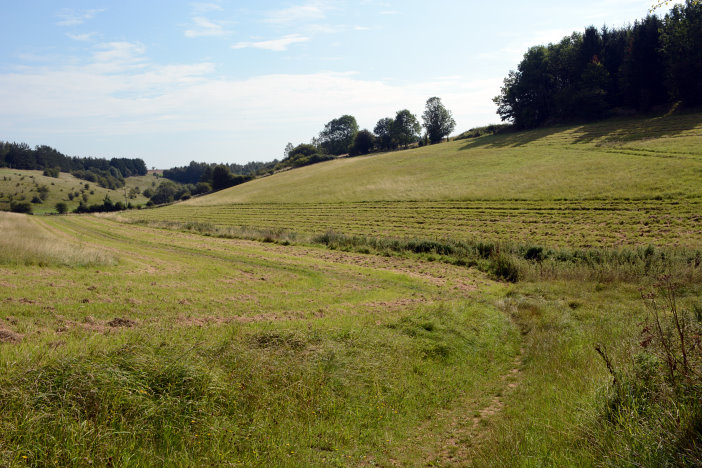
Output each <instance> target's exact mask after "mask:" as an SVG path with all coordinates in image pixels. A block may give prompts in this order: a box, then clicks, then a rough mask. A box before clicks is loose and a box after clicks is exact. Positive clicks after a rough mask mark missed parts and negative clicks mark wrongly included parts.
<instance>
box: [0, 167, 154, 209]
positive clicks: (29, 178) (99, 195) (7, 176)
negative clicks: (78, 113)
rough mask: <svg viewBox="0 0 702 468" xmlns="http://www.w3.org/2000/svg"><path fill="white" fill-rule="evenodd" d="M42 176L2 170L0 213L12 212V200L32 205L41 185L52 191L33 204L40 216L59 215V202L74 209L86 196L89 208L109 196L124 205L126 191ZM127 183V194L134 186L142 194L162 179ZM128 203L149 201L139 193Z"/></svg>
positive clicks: (145, 178)
mask: <svg viewBox="0 0 702 468" xmlns="http://www.w3.org/2000/svg"><path fill="white" fill-rule="evenodd" d="M42 173H43V171H25V170H18V169H7V168H0V210H6V211H9V209H10V199H11V198H12V199H13V200H16V201H26V202H31V201H32V199H33V198H34V197H38V196H39V191H38V189H39V187H41V186H46V187H47V188H48V189H49V191H48V194H47V197H46V199H45V200H44V201H43V202H42V203H32V210H33V212H34V213H38V214H42V213H56V203H58V202H64V203H66V205H67V206H68V209H69V210H73V209H75V208H76V207H77V206H78V204H79V203H80V202H81V201H83V200H84V199H83V195H85V199H86V200H87V201H85V203H86V204H87V205H93V204H102V202H103V200H104V199H105V195H109V196H110V199H111V200H112V201H113V202H115V203H116V202H118V201H121V202H123V203H124V200H125V190H124V188H121V189H117V190H110V189H106V188H102V187H100V186H98V185H97V184H95V183H92V182H87V181H85V180H81V179H78V178H76V177H74V176H72V175H71V174H67V173H65V172H62V173H60V175H59V177H58V178H55V177H47V176H44V175H42ZM125 181H126V185H125V188H126V189H127V193H128V192H129V190H130V189H132V188H134V187H138V188H139V191H140V192H143V191H144V190H146V189H147V188H149V187H154V186H155V185H158V183H159V179H158V178H156V177H154V176H153V175H147V176H137V177H128V178H127V179H125ZM86 184H87V188H86ZM69 193H71V194H73V195H74V196H73V199H71V198H69ZM127 201H128V202H130V203H132V204H133V205H137V204H139V205H143V204H144V203H146V202H147V198H145V197H144V196H143V195H141V193H140V194H139V195H137V196H136V198H133V199H129V198H127Z"/></svg>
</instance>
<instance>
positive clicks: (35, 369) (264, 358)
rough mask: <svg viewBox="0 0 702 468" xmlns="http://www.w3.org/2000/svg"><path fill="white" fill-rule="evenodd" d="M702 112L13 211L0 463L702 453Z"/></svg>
mask: <svg viewBox="0 0 702 468" xmlns="http://www.w3.org/2000/svg"><path fill="white" fill-rule="evenodd" d="M700 120H701V117H700V115H699V114H691V115H681V116H673V117H667V118H649V119H629V120H616V121H609V122H604V123H598V124H591V125H587V126H575V127H573V126H572V127H556V128H551V129H542V130H536V131H532V132H525V133H514V134H505V135H498V136H492V137H482V138H478V139H474V140H463V141H455V142H451V143H444V144H441V145H435V146H432V147H429V148H419V149H416V150H410V151H403V152H396V153H389V154H384V155H375V156H369V157H365V158H353V159H344V160H337V161H331V162H328V163H321V164H318V165H314V166H310V167H307V168H302V169H297V170H293V171H288V172H285V173H280V174H277V175H274V176H271V177H267V178H264V179H259V180H255V181H253V182H250V183H246V184H243V185H240V186H237V187H234V188H232V189H228V190H225V191H222V192H218V193H215V194H212V195H208V196H204V197H199V198H195V199H192V200H190V201H188V202H186V203H178V204H174V205H170V206H167V207H162V208H156V209H148V210H139V211H136V210H134V211H128V212H122V213H118V214H109V215H107V214H106V215H99V216H98V215H68V216H24V215H17V214H12V213H0V228H1V230H2V232H3V234H4V235H3V238H2V239H1V240H0V466H3V467H4V466H13V467H14V466H27V465H29V466H88V465H92V466H208V465H214V466H301V467H302V466H305V467H306V466H363V467H365V466H387V467H391V466H495V467H498V466H499V467H502V466H699V465H700V464H702V431H701V430H700V427H702V404H700V401H702V400H701V399H700V395H702V378H701V377H700V375H702V342H700V336H702V209H701V208H702V193H701V192H700V190H701V188H700V187H702V184H701V182H702V170H701V169H702V153H701V152H700V147H701V145H700V143H701V142H702V122H700ZM439 159H440V161H441V163H438V162H437V160H439ZM389 174H392V176H389ZM383 178H385V179H387V183H386V184H384V185H383V184H382V183H381V182H380V181H382V180H383ZM0 179H2V177H1V174H0Z"/></svg>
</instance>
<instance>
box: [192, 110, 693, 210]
mask: <svg viewBox="0 0 702 468" xmlns="http://www.w3.org/2000/svg"><path fill="white" fill-rule="evenodd" d="M700 182H702V114H699V113H698V114H687V115H676V116H670V117H653V118H636V119H615V120H609V121H604V122H598V123H594V124H589V125H575V126H557V127H551V128H544V129H538V130H532V131H526V132H521V133H511V134H504V135H495V136H485V137H480V138H476V139H470V140H460V141H452V142H450V143H443V144H439V145H434V146H429V147H423V148H417V149H412V150H407V151H397V152H392V153H385V154H378V155H371V156H365V157H357V158H347V159H340V160H335V161H329V162H324V163H319V164H315V165H313V166H309V167H304V168H300V169H295V170H291V171H287V172H283V173H279V174H276V175H274V176H271V177H266V178H262V179H257V180H254V181H252V182H248V183H246V184H242V185H239V186H236V187H233V188H231V189H227V190H223V191H221V192H218V193H215V194H212V195H209V196H205V197H201V198H195V199H192V200H189V201H187V202H186V203H185V205H196V206H206V205H223V204H231V203H268V202H275V203H279V202H291V201H292V202H297V203H300V202H336V201H343V202H349V201H371V200H484V199H489V200H499V199H514V198H518V199H533V200H535V199H542V200H544V199H546V200H552V199H561V198H568V199H581V198H602V197H604V198H634V199H636V198H655V197H664V198H680V197H683V198H684V197H698V196H701V195H702V183H700Z"/></svg>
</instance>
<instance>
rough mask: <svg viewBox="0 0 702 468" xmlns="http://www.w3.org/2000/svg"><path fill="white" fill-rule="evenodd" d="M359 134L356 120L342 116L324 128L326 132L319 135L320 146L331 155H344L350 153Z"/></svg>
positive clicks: (350, 116) (348, 116)
mask: <svg viewBox="0 0 702 468" xmlns="http://www.w3.org/2000/svg"><path fill="white" fill-rule="evenodd" d="M357 133H358V124H357V123H356V118H355V117H353V116H352V115H342V116H341V117H339V118H338V119H334V120H331V121H330V122H329V123H327V124H326V125H325V126H324V130H322V131H321V132H320V133H319V144H320V145H321V146H322V148H324V149H325V150H327V152H328V153H329V154H334V155H340V154H344V153H346V152H348V150H349V147H350V146H351V144H352V143H353V139H354V138H355V137H356V134H357Z"/></svg>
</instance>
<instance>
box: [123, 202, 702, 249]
mask: <svg viewBox="0 0 702 468" xmlns="http://www.w3.org/2000/svg"><path fill="white" fill-rule="evenodd" d="M120 216H121V217H122V218H124V219H125V220H129V221H140V222H143V223H153V224H159V223H161V225H163V226H171V227H179V226H180V227H187V228H191V229H196V230H202V231H210V232H213V233H220V234H222V235H227V234H229V235H232V236H236V235H237V234H238V233H246V232H248V231H255V230H259V231H271V232H272V233H280V234H283V233H285V234H287V235H288V236H290V237H292V238H295V239H299V240H309V239H310V238H312V237H314V236H316V235H320V234H323V233H325V232H327V231H333V232H336V233H340V234H345V235H350V236H367V237H377V238H414V239H431V240H445V239H455V240H469V241H470V240H485V241H493V242H494V241H497V242H508V243H524V244H526V243H531V244H536V245H542V246H549V247H607V248H617V247H625V246H644V247H645V246H648V245H654V246H661V247H662V246H676V247H691V248H698V247H700V246H702V199H683V200H639V201H632V200H587V201H534V200H530V201H523V200H522V201H515V200H506V201H505V200H503V201H397V202H360V203H272V204H253V203H245V204H230V205H213V206H192V205H186V204H178V205H173V206H168V207H164V208H160V209H156V210H146V211H143V210H142V211H139V212H130V213H123V214H121V215H120Z"/></svg>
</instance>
